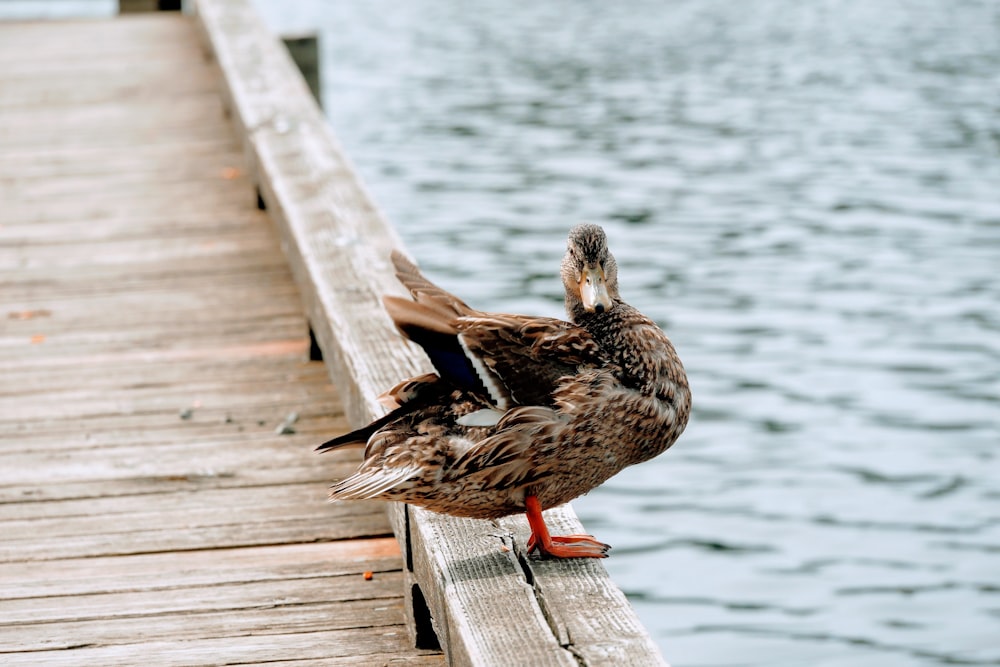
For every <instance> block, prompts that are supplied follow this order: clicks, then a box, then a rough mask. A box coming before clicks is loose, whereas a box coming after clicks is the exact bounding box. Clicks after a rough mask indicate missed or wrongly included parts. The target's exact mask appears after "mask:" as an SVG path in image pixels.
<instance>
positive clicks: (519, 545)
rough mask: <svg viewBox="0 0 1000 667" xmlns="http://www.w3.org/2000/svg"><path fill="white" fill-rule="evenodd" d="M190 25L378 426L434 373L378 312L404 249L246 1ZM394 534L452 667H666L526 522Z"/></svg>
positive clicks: (348, 380)
mask: <svg viewBox="0 0 1000 667" xmlns="http://www.w3.org/2000/svg"><path fill="white" fill-rule="evenodd" d="M196 11H197V15H198V20H199V22H200V25H201V26H202V29H203V31H204V36H205V40H206V43H207V46H208V50H209V51H210V52H211V53H213V54H214V56H215V58H216V60H217V61H218V63H219V66H220V68H221V70H222V72H223V74H224V79H225V86H226V91H225V92H224V95H225V98H226V99H225V105H226V107H227V108H228V109H229V111H230V113H231V114H232V116H233V118H234V120H235V122H236V125H237V126H238V128H239V130H240V132H241V134H242V137H243V143H244V147H245V149H246V160H247V168H248V172H249V173H250V174H251V175H252V178H254V179H256V183H257V186H258V190H259V192H260V193H261V196H262V198H263V200H264V203H265V204H266V207H267V210H268V211H269V213H270V214H271V216H272V217H273V218H274V220H275V222H276V223H277V225H278V227H279V229H280V231H281V235H282V245H283V247H284V249H285V251H286V254H287V256H288V259H289V261H290V263H291V266H292V270H293V273H294V275H295V277H296V280H297V281H298V283H299V287H300V290H301V292H302V296H303V300H304V302H305V307H306V309H307V312H308V317H309V320H310V323H311V325H312V329H313V331H314V333H315V337H316V340H317V342H318V343H319V346H320V347H321V348H322V352H323V358H324V359H325V360H326V363H327V367H328V369H329V371H330V375H331V378H332V379H333V381H334V382H335V383H336V384H337V386H338V388H339V389H340V394H341V396H342V398H343V400H344V403H345V410H346V413H347V416H348V419H349V420H350V422H351V423H352V424H353V425H355V426H357V425H361V424H364V423H366V422H368V421H369V420H371V419H372V418H374V417H375V416H378V415H380V414H382V408H381V407H380V406H379V405H378V403H377V402H376V401H375V397H376V396H377V395H378V394H379V393H380V392H382V391H383V390H385V389H386V388H388V387H390V386H392V385H394V384H395V383H396V382H398V381H399V380H400V379H402V378H405V377H409V376H412V375H415V374H418V373H421V372H427V371H428V370H430V365H429V363H428V361H427V360H426V358H424V357H423V354H422V353H420V352H419V351H418V350H417V349H416V348H414V347H412V346H410V345H408V344H407V343H405V342H404V341H403V340H402V339H401V338H400V337H399V336H398V335H397V334H396V332H395V330H394V328H393V326H392V324H391V322H390V320H389V318H388V316H387V315H386V314H385V312H384V311H383V309H382V306H381V299H380V297H381V296H382V295H383V294H386V293H396V294H401V293H402V288H401V287H400V285H398V284H397V282H396V280H395V278H394V276H393V272H392V268H391V266H390V264H389V262H388V257H389V252H390V250H391V249H393V248H401V247H402V246H401V243H400V241H399V239H398V237H397V236H396V233H395V231H394V230H393V229H392V227H391V226H390V225H389V224H388V223H387V222H386V220H385V218H384V217H383V216H382V215H381V214H380V213H379V211H378V210H377V208H376V207H375V205H374V204H373V203H372V201H371V199H370V198H369V197H368V195H367V194H366V192H365V190H364V188H363V187H362V185H361V183H360V182H359V180H358V178H357V176H356V175H355V173H354V170H353V169H352V167H351V165H350V163H349V161H348V160H347V158H346V157H345V156H344V153H343V151H342V150H341V148H340V145H339V143H338V142H337V140H336V138H335V137H334V135H333V133H332V131H331V130H330V128H329V126H328V124H327V122H326V119H325V118H324V117H323V115H322V113H321V112H320V110H319V108H318V107H317V105H316V103H315V101H314V100H313V98H312V95H311V93H310V91H309V88H308V86H307V85H306V83H305V82H304V81H303V79H302V77H301V75H300V74H299V72H298V70H297V68H296V67H295V65H294V64H293V63H292V60H291V58H290V57H289V55H288V53H287V51H286V50H285V49H284V48H282V47H281V44H280V43H279V42H278V41H277V40H276V39H275V37H273V36H272V35H271V34H270V33H269V32H268V30H267V29H266V28H265V27H264V26H263V24H262V23H261V21H260V19H259V18H258V17H257V16H256V14H255V13H254V11H253V9H252V8H251V6H250V3H249V1H248V0H199V1H198V2H197V3H196ZM553 279H555V277H553ZM546 517H547V519H548V521H549V522H550V524H551V525H552V526H553V528H555V529H557V530H558V532H565V533H579V532H584V530H583V527H582V526H581V525H580V522H579V521H578V519H577V518H576V516H575V514H574V513H573V511H572V509H570V508H569V507H568V506H566V507H562V508H557V509H555V510H550V511H549V512H547V513H546ZM390 521H391V522H392V524H393V527H394V530H395V532H396V535H397V538H398V539H399V541H400V543H401V545H402V548H403V551H404V556H405V559H406V563H407V572H406V573H405V575H406V580H405V582H404V585H406V586H408V587H412V586H417V587H419V590H420V595H410V596H409V599H410V600H411V601H412V600H413V599H414V598H417V599H419V598H420V597H422V598H424V599H425V600H426V603H427V607H428V608H429V610H430V613H431V616H432V619H431V620H432V624H433V627H434V630H435V632H436V634H437V638H438V639H439V641H440V644H441V646H442V648H443V649H444V650H445V652H446V653H447V655H448V658H449V662H450V663H451V664H453V665H472V664H474V665H497V666H502V665H510V664H532V665H540V666H541V665H565V666H571V665H572V666H576V665H626V664H628V665H663V664H665V663H664V661H663V658H662V656H661V655H660V653H659V651H658V649H657V647H656V645H655V643H654V642H653V641H652V639H651V638H650V637H649V635H648V633H647V632H646V630H645V629H644V628H643V627H642V625H641V624H640V623H639V621H638V620H637V618H636V616H635V613H634V611H633V610H632V608H631V606H630V605H629V603H628V601H627V600H626V599H625V596H624V595H623V594H622V593H621V591H620V590H618V589H617V587H615V586H614V584H612V583H611V582H610V580H609V578H608V576H607V572H606V571H605V569H604V567H603V566H602V565H601V564H600V563H599V562H596V561H586V562H565V561H559V562H544V561H538V560H535V559H533V558H530V557H528V556H527V554H525V553H524V552H523V545H524V543H525V536H526V534H527V530H528V529H527V525H526V522H525V521H524V519H523V517H512V518H509V519H505V520H503V521H499V522H485V521H473V520H468V519H466V520H460V519H455V518H451V517H445V516H441V515H436V514H432V513H430V512H426V511H423V510H420V509H417V508H413V507H405V506H402V505H393V506H391V508H390ZM415 613H419V610H417V611H416V612H414V610H412V609H411V610H410V615H411V618H413V619H414V621H416V620H417V619H415V618H414V617H415ZM415 634H416V635H419V634H420V633H419V632H417V633H415Z"/></svg>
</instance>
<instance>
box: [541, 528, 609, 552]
mask: <svg viewBox="0 0 1000 667" xmlns="http://www.w3.org/2000/svg"><path fill="white" fill-rule="evenodd" d="M609 549H611V545H610V544H605V543H604V542H598V541H597V540H595V539H594V538H593V536H592V535H553V536H550V537H549V538H548V544H545V543H544V541H540V540H537V539H535V535H534V533H532V535H531V537H529V538H528V553H529V554H530V553H534V552H535V551H536V550H537V551H538V552H539V553H540V554H541V555H542V556H548V557H550V558H607V557H608V550H609Z"/></svg>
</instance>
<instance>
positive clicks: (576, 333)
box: [455, 313, 609, 410]
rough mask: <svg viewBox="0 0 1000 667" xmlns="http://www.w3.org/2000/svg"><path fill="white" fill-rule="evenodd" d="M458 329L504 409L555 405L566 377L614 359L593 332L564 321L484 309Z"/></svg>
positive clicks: (485, 382) (465, 348) (460, 322)
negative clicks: (561, 383)
mask: <svg viewBox="0 0 1000 667" xmlns="http://www.w3.org/2000/svg"><path fill="white" fill-rule="evenodd" d="M455 327H456V329H458V338H459V341H460V342H461V345H462V349H463V351H464V352H465V354H466V356H467V357H468V358H469V360H470V362H471V363H472V365H473V366H474V367H475V370H476V373H477V375H478V377H479V379H480V380H481V381H482V383H483V385H484V386H485V387H486V389H487V391H488V392H489V396H490V398H491V402H492V403H494V405H496V406H497V407H499V408H501V409H504V410H506V409H509V408H512V407H514V406H517V405H526V406H530V405H551V404H552V402H553V397H552V394H553V392H554V391H555V389H556V386H557V385H558V383H559V381H560V380H561V379H562V378H565V377H567V376H572V375H575V374H577V373H579V372H580V371H581V369H585V368H595V367H602V366H606V365H607V364H608V363H609V359H608V358H607V355H606V353H605V351H604V350H603V349H602V348H601V346H600V345H599V344H598V343H597V342H596V341H595V340H594V339H593V337H592V336H591V335H590V333H588V332H587V331H586V330H585V329H583V328H581V327H578V326H576V325H574V324H571V323H570V322H564V321H563V320H557V319H554V318H549V317H526V316H522V315H503V314H494V313H484V314H481V315H478V316H475V317H462V318H459V319H458V320H457V322H456V323H455Z"/></svg>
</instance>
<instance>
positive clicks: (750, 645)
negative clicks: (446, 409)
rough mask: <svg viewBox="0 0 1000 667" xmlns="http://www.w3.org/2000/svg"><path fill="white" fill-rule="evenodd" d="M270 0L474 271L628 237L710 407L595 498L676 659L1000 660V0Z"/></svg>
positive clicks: (500, 300)
mask: <svg viewBox="0 0 1000 667" xmlns="http://www.w3.org/2000/svg"><path fill="white" fill-rule="evenodd" d="M258 4H259V6H260V8H261V9H262V11H263V13H264V14H265V15H266V16H267V18H268V20H269V22H270V23H271V25H272V26H273V27H274V28H275V29H276V30H290V29H296V28H318V29H319V30H320V31H321V34H322V39H323V67H324V68H325V69H324V79H323V83H324V86H325V104H326V109H327V113H328V115H329V116H330V118H331V120H332V122H333V125H334V127H335V129H336V130H337V133H338V135H339V137H340V138H341V140H342V141H343V143H344V144H345V146H346V149H347V151H348V153H349V155H350V156H351V157H352V159H353V161H354V162H355V163H356V165H357V167H358V169H359V171H360V172H361V173H362V174H363V176H364V178H365V180H366V182H367V184H368V186H369V188H370V190H371V191H372V193H373V195H374V198H375V200H376V201H377V202H378V203H379V205H380V206H381V207H382V208H383V210H384V211H385V213H386V214H387V216H388V217H389V219H390V220H391V221H392V222H393V224H394V225H395V226H396V228H397V229H398V230H399V231H400V233H401V235H402V236H403V238H404V240H405V242H406V244H407V246H408V247H409V249H410V250H411V251H412V252H413V253H414V254H415V255H416V257H418V258H419V260H420V261H421V263H422V265H423V266H424V268H425V269H426V270H427V272H428V273H429V274H430V275H431V276H432V277H433V278H435V279H437V280H438V281H439V282H440V283H441V284H443V285H444V286H445V287H448V288H450V289H453V290H454V291H456V292H457V293H459V294H460V295H462V296H463V297H465V298H466V299H467V300H468V301H470V302H471V303H472V304H473V305H475V306H478V307H482V308H487V309H494V310H513V311H520V312H531V313H538V314H547V315H559V314H560V312H561V285H560V282H559V280H558V277H557V268H558V262H559V258H560V257H561V255H562V252H563V248H564V239H565V234H566V231H567V229H568V228H569V227H570V226H571V225H572V224H574V223H576V222H579V221H583V220H588V221H593V222H598V223H600V224H602V225H604V226H605V228H606V229H607V231H608V235H609V237H610V240H611V247H612V250H613V251H614V253H615V254H616V256H617V258H618V263H619V266H620V275H621V284H622V293H623V295H624V297H625V298H626V299H628V300H629V301H630V302H631V303H633V304H634V305H636V306H638V307H640V308H641V309H642V310H643V311H645V312H646V313H648V314H650V315H651V316H652V317H654V318H655V319H656V320H657V321H658V322H660V323H661V325H662V326H663V327H664V328H665V329H666V330H667V332H668V333H669V334H670V335H671V337H672V338H673V340H674V341H675V343H676V345H677V347H678V349H679V350H680V353H681V355H682V357H683V359H684V361H685V364H686V365H687V368H688V371H689V374H690V378H691V383H692V388H693V392H694V401H695V411H694V416H693V418H692V421H691V424H690V426H689V427H688V431H687V432H686V433H685V435H684V436H683V437H682V438H681V440H680V441H679V442H678V444H677V445H676V446H675V447H674V448H673V449H672V450H671V451H669V452H667V453H666V454H665V455H663V456H662V457H660V458H658V459H656V460H655V461H653V462H650V463H647V464H644V465H641V466H637V467H634V468H632V469H630V470H627V471H626V472H624V473H622V474H621V475H619V476H618V477H616V478H614V479H612V480H611V481H610V482H608V483H607V484H606V485H604V486H603V487H601V488H600V489H598V490H596V491H594V492H592V493H591V494H590V495H589V496H587V497H585V498H582V499H580V500H578V501H576V502H575V503H574V506H575V508H576V510H577V512H578V514H579V515H580V517H581V518H582V520H583V522H584V524H585V525H586V526H587V528H588V530H591V531H592V532H594V533H595V534H596V535H597V536H598V537H599V538H600V539H602V540H605V541H608V542H610V543H612V544H613V545H615V549H614V551H613V552H612V557H611V558H610V559H609V560H608V561H606V563H607V566H608V569H609V571H610V572H611V575H612V577H613V578H614V579H615V581H617V582H618V584H619V585H620V586H621V587H622V588H623V589H624V590H625V591H626V592H627V593H628V595H629V597H630V599H631V600H632V602H633V603H634V604H635V606H636V608H637V609H638V611H639V614H640V615H641V617H642V619H643V621H644V622H645V623H646V625H647V627H648V628H649V629H650V631H651V632H652V633H653V635H654V636H655V638H656V640H657V641H658V642H659V643H660V645H661V646H662V648H663V652H664V654H665V655H666V657H667V658H668V659H669V660H670V661H671V662H673V663H674V664H675V665H676V666H678V667H680V666H685V665H699V666H709V665H713V666H721V665H760V664H767V665H769V666H770V667H776V666H777V665H796V666H798V665H831V666H832V665H837V666H845V667H846V666H852V667H857V666H861V665H934V664H949V665H954V664H962V665H966V664H968V665H997V664H1000V460H998V454H1000V451H998V448H1000V5H998V3H996V2H986V1H980V2H977V1H975V0H952V1H950V2H932V1H923V2H921V1H917V0H914V1H909V2H898V1H891V0H817V1H816V2H808V3H803V2H796V1H793V0H759V1H755V2H746V3H732V2H722V1H721V0H715V1H711V0H699V1H693V0H678V1H675V2H642V1H638V0H629V1H625V2H620V3H607V2H597V1H593V0H548V1H546V2H539V3H533V4H529V3H516V4H511V3H495V2H486V1H483V0H475V1H470V0H465V1H459V0H414V1H411V2H407V3H396V2H389V1H387V0H373V1H370V2H364V3H362V2H354V3H336V4H334V3H328V2H325V1H324V0H309V1H303V2H298V3H295V4H294V6H288V3H284V2H279V1H278V0H258Z"/></svg>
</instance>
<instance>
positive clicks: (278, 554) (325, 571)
mask: <svg viewBox="0 0 1000 667" xmlns="http://www.w3.org/2000/svg"><path fill="white" fill-rule="evenodd" d="M400 558H401V554H400V551H399V544H398V543H397V542H396V540H395V539H394V538H392V537H378V538H372V539H358V540H344V541H339V542H327V543H322V544H319V543H317V544H278V545H269V546H263V547H241V548H235V549H222V548H220V549H211V550H203V551H186V552H183V553H174V552H169V551H168V552H159V553H151V554H141V555H133V556H128V557H122V556H108V557H94V558H70V559H63V560H58V561H46V562H35V561H32V562H20V563H8V564H7V565H5V566H4V567H3V568H0V587H2V589H3V592H4V598H5V599H8V600H13V599H18V598H40V597H52V596H54V595H66V596H77V595H96V594H105V593H125V592H135V591H155V590H161V589H164V588H178V587H197V586H215V585H217V584H227V583H228V584H236V583H239V582H242V581H271V580H281V579H306V578H318V577H334V576H340V575H345V574H357V573H360V572H362V571H364V570H372V571H374V572H389V571H392V570H398V569H399V565H400ZM220 565H221V566H222V567H220Z"/></svg>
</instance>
